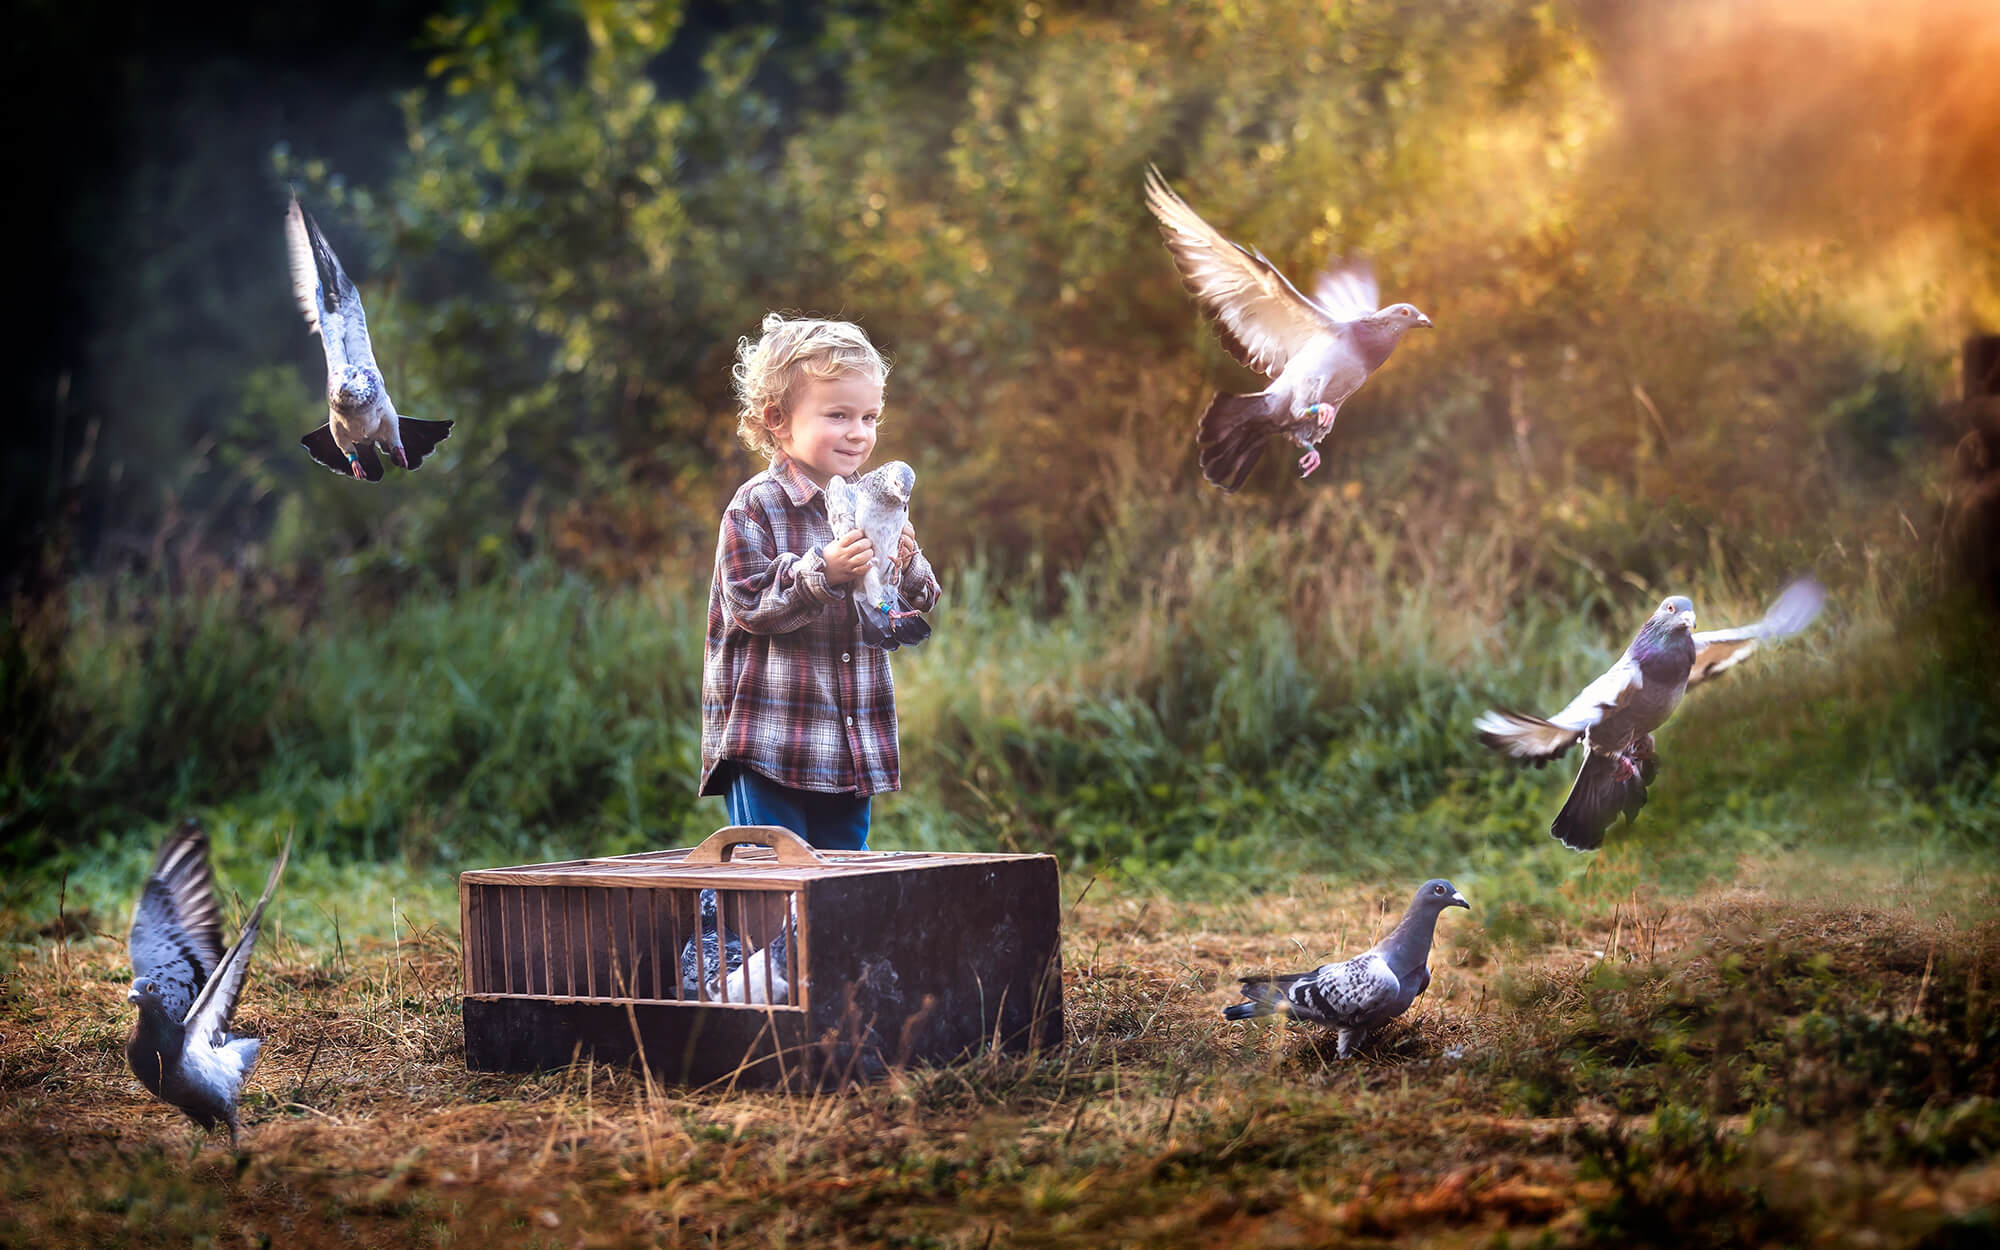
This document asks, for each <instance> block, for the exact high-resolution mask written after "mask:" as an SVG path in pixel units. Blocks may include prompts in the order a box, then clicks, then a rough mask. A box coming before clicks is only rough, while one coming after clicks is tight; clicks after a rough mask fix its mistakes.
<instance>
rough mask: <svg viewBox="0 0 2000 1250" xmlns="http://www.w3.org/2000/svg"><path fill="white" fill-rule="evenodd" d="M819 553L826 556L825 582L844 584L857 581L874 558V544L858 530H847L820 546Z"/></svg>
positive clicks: (832, 584) (834, 584)
mask: <svg viewBox="0 0 2000 1250" xmlns="http://www.w3.org/2000/svg"><path fill="white" fill-rule="evenodd" d="M820 554H821V555H822V556H824V557H825V558H826V584H827V585H829V586H845V585H847V584H848V583H849V582H853V581H859V580H860V578H861V575H862V574H863V573H865V572H866V571H867V570H868V564H869V562H870V561H872V560H873V559H874V558H875V544H873V543H871V542H869V541H868V535H866V534H864V533H862V532H861V531H860V530H849V531H847V532H846V533H845V534H842V535H841V536H840V537H838V538H836V539H834V540H833V541H832V542H830V543H828V544H827V545H826V546H824V547H822V548H820Z"/></svg>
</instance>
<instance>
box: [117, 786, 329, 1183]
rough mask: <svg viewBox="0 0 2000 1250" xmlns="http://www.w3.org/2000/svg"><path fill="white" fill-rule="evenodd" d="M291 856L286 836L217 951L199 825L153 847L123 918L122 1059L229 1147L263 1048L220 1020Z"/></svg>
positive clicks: (218, 933) (231, 1006) (210, 880)
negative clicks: (222, 1131)
mask: <svg viewBox="0 0 2000 1250" xmlns="http://www.w3.org/2000/svg"><path fill="white" fill-rule="evenodd" d="M291 854H292V840H291V837H290V835H287V836H286V838H285V849H284V850H283V851H281V852H279V854H278V862H277V863H276V864H274V865H272V867H271V875H270V876H269V877H268V878H267V879H266V880H265V882H264V893H263V896H262V897H261V898H259V899H258V900H257V906H256V907H255V908H253V909H252V910H251V912H250V918H249V919H248V920H246V921H244V922H243V931H242V932H241V933H239V934H237V936H236V944H235V945H234V946H231V947H230V948H229V949H228V951H226V952H225V951H224V950H223V949H222V913H221V911H220V910H219V909H218V908H217V906H216V901H215V878H214V876H213V874H212V873H211V872H210V871H209V866H208V835H207V834H206V833H203V832H202V828H201V825H200V823H199V822H197V821H193V820H189V821H186V822H184V823H183V824H182V825H181V827H180V828H179V829H177V830H175V831H174V832H173V833H172V834H170V835H169V836H168V838H167V840H166V842H165V843H164V844H163V845H162V846H161V847H160V853H159V855H158V856H157V857H156V858H155V859H154V860H153V871H152V873H151V874H150V875H149V876H148V877H147V878H146V887H145V890H144V891H143V892H142V893H141V894H140V895H139V906H138V909H137V911H136V912H135V913H134V914H133V917H132V936H131V939H130V940H129V942H128V943H127V946H128V949H129V951H130V954H131V957H132V989H131V992H130V993H129V994H127V995H126V1001H128V1002H133V1003H137V1004H138V1006H139V1020H138V1023H137V1024H136V1025H134V1026H133V1029H132V1037H131V1039H130V1040H129V1041H127V1042H126V1043H125V1058H126V1061H127V1062H129V1063H130V1064H131V1065H132V1072H133V1074H134V1075H135V1076H137V1077H138V1078H139V1083H140V1084H142V1085H144V1086H145V1087H146V1088H147V1089H149V1090H151V1091H152V1092H153V1093H154V1094H155V1095H156V1096H158V1097H159V1098H160V1099H161V1100H162V1101H164V1102H167V1103H170V1104H172V1105H173V1106H176V1107H179V1108H180V1109H181V1110H182V1111H183V1112H185V1113H187V1116H188V1118H189V1119H191V1120H193V1121H194V1122H195V1123H196V1124H198V1125H200V1126H201V1127H202V1128H203V1129H213V1128H214V1127H215V1126H216V1125H217V1124H226V1125H228V1126H229V1144H230V1145H231V1146H232V1147H234V1146H235V1145H236V1137H237V1133H238V1132H239V1131H240V1129H241V1127H242V1126H241V1125H240V1124H239V1123H238V1122H237V1119H236V1099H237V1097H238V1095H239V1094H241V1093H242V1090H243V1081H244V1078H246V1077H248V1076H249V1075H250V1068H251V1066H252V1065H254V1064H255V1063H256V1062H257V1050H258V1048H259V1047H261V1046H262V1045H263V1042H262V1041H261V1040H259V1039H257V1038H254V1037H239V1036H237V1035H236V1034H233V1033H231V1032H230V1031H229V1021H230V1017H231V1016H232V1015H234V1014H235V1012H236V1000H237V997H238V996H239V995H240V994H242V992H243V979H244V977H245V976H246V975H248V974H249V971H250V951H251V948H252V947H254V946H256V944H257V932H258V927H259V926H260V925H261V924H262V923H263V919H264V908H265V906H266V905H267V904H269V903H270V901H271V895H272V894H273V893H274V892H276V890H277V888H278V878H279V877H281V876H283V875H284V872H285V861H286V860H288V859H290V858H291Z"/></svg>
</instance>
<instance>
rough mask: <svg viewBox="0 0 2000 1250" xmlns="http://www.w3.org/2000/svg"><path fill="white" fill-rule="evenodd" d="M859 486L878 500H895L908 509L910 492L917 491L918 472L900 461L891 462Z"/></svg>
mask: <svg viewBox="0 0 2000 1250" xmlns="http://www.w3.org/2000/svg"><path fill="white" fill-rule="evenodd" d="M858 485H859V486H860V487H861V489H862V490H865V491H867V492H868V493H869V494H871V495H874V496H876V497H877V498H881V499H890V500H894V501H895V502H896V503H898V504H901V505H902V506H904V507H908V506H909V503H910V492H911V491H912V490H914V489H916V485H917V471H916V470H915V469H912V468H911V467H910V466H909V465H907V464H904V463H903V462H902V461H900V460H891V461H890V462H889V463H887V464H885V465H883V466H882V467H881V468H879V469H877V470H875V471H874V472H873V473H870V474H869V475H868V476H867V477H864V478H862V479H861V481H860V482H859V483H858Z"/></svg>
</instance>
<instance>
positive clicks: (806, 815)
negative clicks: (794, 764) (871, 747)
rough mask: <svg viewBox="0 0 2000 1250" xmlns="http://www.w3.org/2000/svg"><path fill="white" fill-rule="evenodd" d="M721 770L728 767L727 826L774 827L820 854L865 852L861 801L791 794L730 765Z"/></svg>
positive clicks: (840, 796)
mask: <svg viewBox="0 0 2000 1250" xmlns="http://www.w3.org/2000/svg"><path fill="white" fill-rule="evenodd" d="M723 767H725V768H727V769H729V793H728V794H727V795H724V796H723V801H724V802H725V803H727V804H728V806H729V823H730V824H732V825H777V826H778V827H779V828H781V829H790V830H791V831H792V832H793V833H796V834H798V835H799V836H800V837H802V838H804V839H805V840H806V841H807V842H810V843H811V844H812V845H813V846H815V847H817V848H818V849H820V850H822V851H865V850H867V849H868V800H867V798H865V797H860V796H856V795H852V794H822V793H821V792H819V791H817V790H794V789H792V788H791V787H790V786H781V785H779V784H778V783H777V782H775V781H773V780H771V779H770V778H769V777H766V776H765V775H764V774H762V773H760V772H758V771H757V770H756V769H754V768H745V767H744V766H743V765H741V764H738V763H735V762H733V761H725V762H724V764H723Z"/></svg>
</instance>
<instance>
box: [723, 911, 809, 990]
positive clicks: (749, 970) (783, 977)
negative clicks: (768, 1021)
mask: <svg viewBox="0 0 2000 1250" xmlns="http://www.w3.org/2000/svg"><path fill="white" fill-rule="evenodd" d="M791 933H792V925H791V922H790V921H789V920H788V921H786V922H785V923H784V924H783V925H781V926H779V928H778V936H776V937H774V938H772V939H771V944H770V945H769V946H766V947H765V948H764V949H763V950H760V951H755V952H753V953H752V954H751V956H750V957H749V958H748V959H746V960H744V961H743V966H742V967H740V968H738V969H737V970H736V971H734V972H732V973H730V974H729V980H728V983H727V984H726V985H725V986H724V987H723V991H722V1001H724V1002H726V1003H776V1004H778V1005H780V1006H783V1005H784V1004H786V1003H788V1002H790V1001H791V993H792V989H791V965H790V963H789V962H788V956H787V954H786V950H787V948H788V947H789V946H790V945H791Z"/></svg>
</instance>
